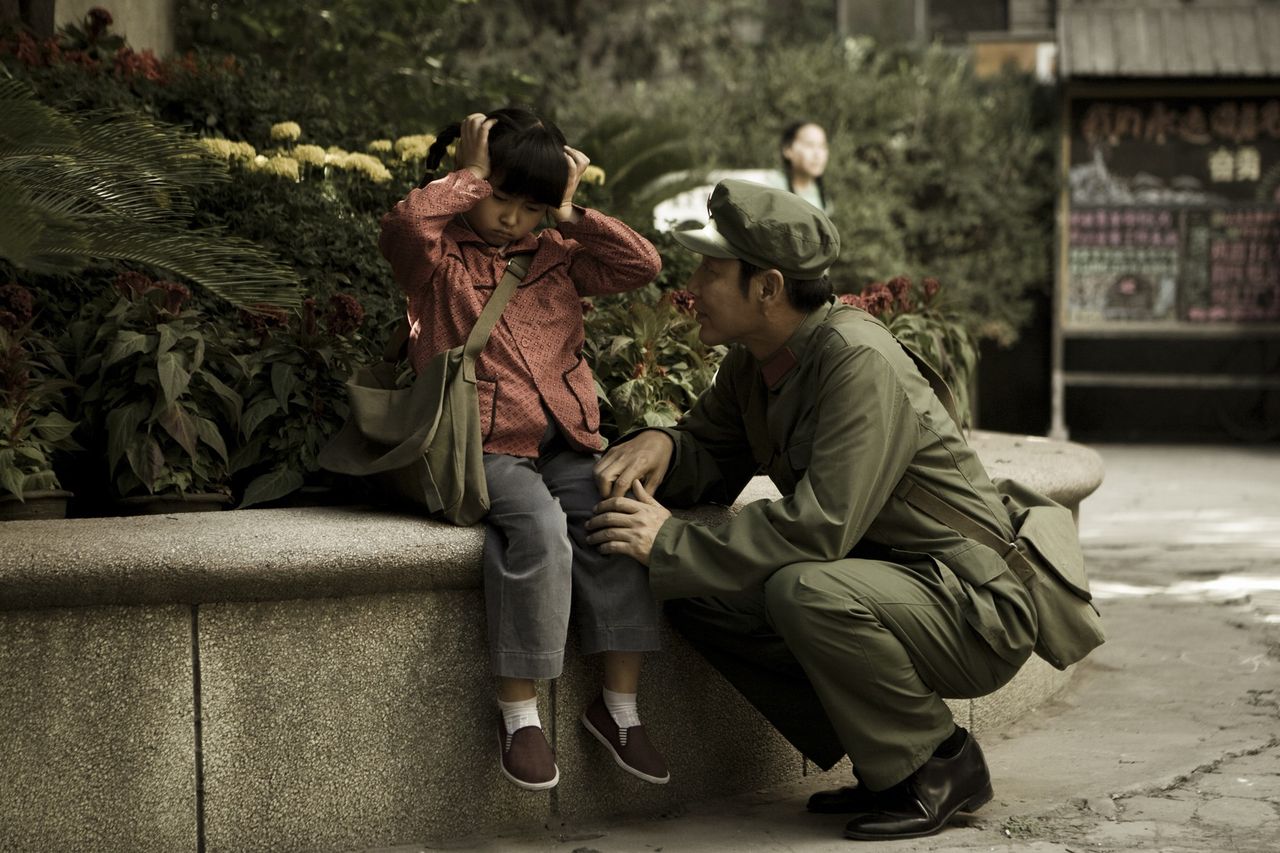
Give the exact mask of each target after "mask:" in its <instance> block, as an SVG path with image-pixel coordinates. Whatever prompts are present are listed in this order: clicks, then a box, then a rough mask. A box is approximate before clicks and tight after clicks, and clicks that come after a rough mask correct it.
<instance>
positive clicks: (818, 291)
mask: <svg viewBox="0 0 1280 853" xmlns="http://www.w3.org/2000/svg"><path fill="white" fill-rule="evenodd" d="M738 263H739V264H740V265H741V267H740V270H741V271H740V272H739V275H738V287H740V288H741V289H742V295H743V296H746V295H747V294H748V293H750V292H751V278H752V277H753V276H756V275H759V274H760V273H762V272H764V271H765V270H766V269H768V267H758V266H756V265H755V264H749V263H747V262H746V261H741V260H740V261H738ZM782 281H783V285H784V287H785V289H786V291H787V300H788V301H789V302H790V303H791V307H792V308H795V309H796V310H797V311H804V312H805V313H808V312H810V311H814V310H816V309H818V308H821V307H822V306H823V305H825V304H826V303H827V302H829V301H831V294H832V290H831V279H830V278H828V277H827V276H825V275H824V276H823V277H822V278H814V279H798V278H787V277H786V276H783V277H782Z"/></svg>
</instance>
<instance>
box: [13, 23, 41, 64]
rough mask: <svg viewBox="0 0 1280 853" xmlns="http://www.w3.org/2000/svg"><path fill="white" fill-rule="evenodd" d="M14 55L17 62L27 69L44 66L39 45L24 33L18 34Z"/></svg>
mask: <svg viewBox="0 0 1280 853" xmlns="http://www.w3.org/2000/svg"><path fill="white" fill-rule="evenodd" d="M14 53H15V54H16V55H17V57H18V61H19V62H21V63H22V64H23V65H25V66H27V67H28V68H33V67H35V66H37V65H43V64H44V57H43V56H41V54H40V45H39V44H38V43H37V42H36V40H35V39H33V38H32V37H31V36H30V35H28V34H27V33H26V32H20V33H18V49H17V50H15V51H14Z"/></svg>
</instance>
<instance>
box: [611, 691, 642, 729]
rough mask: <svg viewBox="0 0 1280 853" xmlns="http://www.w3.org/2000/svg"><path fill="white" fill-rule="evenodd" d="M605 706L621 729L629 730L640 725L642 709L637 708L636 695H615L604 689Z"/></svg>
mask: <svg viewBox="0 0 1280 853" xmlns="http://www.w3.org/2000/svg"><path fill="white" fill-rule="evenodd" d="M604 706H605V707H606V708H608V709H609V715H610V716H611V717H613V721H614V722H615V723H617V724H618V727H619V728H623V729H629V728H631V727H632V726H638V725H640V709H639V708H638V707H636V694H635V693H614V692H613V691H612V690H610V689H609V688H608V687H606V688H604Z"/></svg>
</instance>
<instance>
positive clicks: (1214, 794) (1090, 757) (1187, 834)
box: [395, 445, 1280, 853]
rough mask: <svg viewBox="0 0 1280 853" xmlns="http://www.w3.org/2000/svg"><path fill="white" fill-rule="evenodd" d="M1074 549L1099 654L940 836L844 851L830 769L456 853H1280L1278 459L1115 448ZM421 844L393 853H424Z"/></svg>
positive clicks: (1107, 455)
mask: <svg viewBox="0 0 1280 853" xmlns="http://www.w3.org/2000/svg"><path fill="white" fill-rule="evenodd" d="M1095 449H1097V450H1098V451H1099V452H1100V453H1101V454H1102V456H1103V459H1104V462H1105V464H1106V470H1107V474H1106V480H1105V481H1104V483H1103V485H1102V487H1101V488H1100V489H1099V490H1098V492H1097V493H1095V494H1094V495H1093V496H1091V497H1089V498H1088V499H1086V500H1085V502H1084V503H1083V505H1082V508H1081V518H1080V527H1081V537H1082V540H1083V541H1084V544H1085V548H1086V553H1087V556H1088V557H1089V567H1090V572H1091V578H1092V582H1093V586H1094V591H1095V594H1096V595H1097V597H1098V598H1099V607H1100V609H1101V610H1102V613H1103V617H1104V619H1105V621H1106V626H1107V630H1108V634H1109V640H1108V642H1107V643H1106V644H1105V645H1104V646H1102V647H1101V648H1100V649H1098V650H1097V651H1096V652H1095V653H1094V654H1093V655H1092V656H1090V658H1089V659H1088V660H1087V661H1086V662H1085V663H1084V664H1082V665H1081V666H1080V667H1079V668H1078V670H1077V672H1076V674H1075V677H1074V678H1073V679H1072V682H1071V684H1070V685H1069V687H1068V688H1067V689H1066V690H1065V691H1064V692H1063V693H1061V694H1060V695H1059V696H1058V697H1057V698H1056V699H1054V700H1053V701H1051V702H1049V703H1048V704H1046V705H1044V706H1043V707H1041V708H1038V709H1036V710H1035V711H1033V712H1032V713H1030V714H1029V715H1027V716H1025V717H1024V718H1022V719H1021V720H1019V721H1018V722H1017V723H1015V724H1013V725H1012V726H1010V727H1008V728H1007V729H1005V730H1002V731H1001V732H998V733H993V734H988V735H986V736H985V737H983V738H982V746H983V749H984V751H985V753H986V756H987V761H988V764H989V765H990V767H991V772H992V777H993V784H994V786H995V792H996V796H995V799H994V800H993V801H992V802H991V803H990V804H988V805H987V806H986V807H984V808H983V809H982V810H981V811H979V812H978V813H977V814H976V815H973V816H971V817H968V818H964V819H960V820H957V821H956V822H955V823H953V824H952V826H950V827H949V828H948V829H946V830H945V831H944V832H942V833H941V834H939V835H936V836H934V837H932V838H927V839H916V840H911V841H898V842H855V841H846V840H843V839H842V838H841V830H842V828H843V825H844V819H843V818H842V817H840V816H824V815H810V814H808V813H806V812H805V810H804V803H805V799H806V798H807V797H808V795H809V794H810V793H812V792H813V791H815V790H819V789H821V788H825V787H833V786H836V785H842V784H847V783H848V779H847V778H846V777H845V776H843V775H841V774H840V772H839V771H832V773H830V774H819V775H817V776H811V777H808V778H807V779H805V780H804V781H803V782H800V783H795V784H788V785H783V786H779V787H776V788H771V789H768V790H765V791H759V792H755V793H753V794H749V795H742V796H737V797H730V798H724V799H719V800H713V801H705V802H700V803H694V804H690V805H689V806H688V807H686V808H685V809H684V810H683V811H682V812H681V813H679V814H675V815H665V816H662V817H659V818H653V819H648V820H629V821H625V822H622V821H620V822H616V823H610V824H603V825H583V826H558V827H548V828H544V829H542V830H541V831H538V832H531V833H528V834H524V835H510V836H503V837H498V838H491V839H482V840H473V841H472V842H471V843H470V844H468V845H464V846H463V849H469V850H483V851H529V853H541V851H548V853H550V851H556V852H557V853H630V851H652V853H658V851H670V853H684V851H722V850H724V851H728V850H732V851H760V852H761V853H775V851H805V853H810V851H812V853H821V852H822V851H835V850H841V851H850V850H858V849H871V850H880V849H884V850H901V851H908V850H909V851H929V853H960V851H978V850H982V851H999V852H1000V853H1003V851H1027V853H1063V851H1070V853H1121V852H1122V851H1158V852H1159V853H1191V851H1197V853H1199V851H1232V853H1276V851H1280V446H1275V445H1271V446H1269V447H1254V448H1250V447H1200V446H1176V447H1159V446H1156V447H1147V446H1133V445H1104V446H1098V447H1096V448H1095ZM424 849H427V848H424V847H420V846H410V847H398V848H395V850H397V851H404V853H407V851H411V850H424Z"/></svg>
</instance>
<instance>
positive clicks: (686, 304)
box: [667, 290, 697, 314]
mask: <svg viewBox="0 0 1280 853" xmlns="http://www.w3.org/2000/svg"><path fill="white" fill-rule="evenodd" d="M667 298H668V299H669V300H670V301H671V304H672V305H674V306H675V307H676V310H677V311H683V312H684V313H686V314H692V313H693V312H694V310H695V305H696V303H697V300H696V299H695V298H694V295H693V294H692V293H690V292H689V291H687V290H672V291H670V292H669V293H668V294H667Z"/></svg>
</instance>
